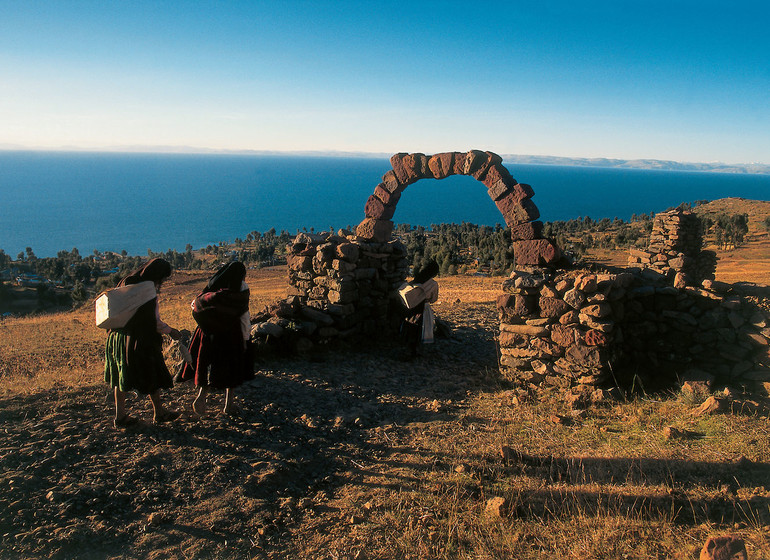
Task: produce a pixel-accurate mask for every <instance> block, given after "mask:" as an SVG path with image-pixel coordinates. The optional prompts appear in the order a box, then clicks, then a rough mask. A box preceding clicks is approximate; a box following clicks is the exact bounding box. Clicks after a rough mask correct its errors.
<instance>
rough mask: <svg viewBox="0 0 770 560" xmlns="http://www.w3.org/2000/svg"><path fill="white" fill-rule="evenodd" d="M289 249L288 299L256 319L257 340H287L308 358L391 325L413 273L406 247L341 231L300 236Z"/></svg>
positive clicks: (394, 242) (396, 242)
mask: <svg viewBox="0 0 770 560" xmlns="http://www.w3.org/2000/svg"><path fill="white" fill-rule="evenodd" d="M288 249H289V250H288V253H289V254H288V257H287V268H288V279H289V286H288V289H287V295H288V298H286V299H285V300H282V301H279V302H277V303H275V304H273V305H271V306H268V307H267V308H266V309H265V311H264V312H263V313H260V314H259V315H257V316H256V317H255V318H254V321H255V323H254V326H253V328H252V333H253V334H254V335H255V337H257V338H260V337H261V338H266V337H268V336H270V337H272V339H281V343H282V344H283V345H285V346H286V347H288V349H290V350H292V351H296V352H299V353H305V352H307V351H310V350H311V349H312V348H314V347H315V346H317V345H322V344H327V343H328V342H330V341H331V340H333V339H339V338H347V337H349V336H351V335H354V334H360V333H372V332H376V331H377V330H378V329H381V328H383V327H384V326H386V325H388V324H389V316H390V295H391V294H392V293H393V292H394V291H395V290H396V289H397V288H398V286H400V285H401V283H402V282H403V281H404V279H405V278H406V273H407V266H408V263H407V260H406V248H405V247H404V246H403V244H402V243H401V242H399V241H391V242H387V243H378V242H370V241H366V240H362V239H359V238H357V237H356V236H355V235H353V234H352V233H351V232H348V231H345V230H340V231H339V232H338V233H336V234H334V233H333V232H327V233H325V234H308V233H300V234H298V235H297V236H296V237H295V239H294V241H293V242H292V243H291V244H290V245H289V248H288Z"/></svg>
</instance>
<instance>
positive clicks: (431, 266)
mask: <svg viewBox="0 0 770 560" xmlns="http://www.w3.org/2000/svg"><path fill="white" fill-rule="evenodd" d="M438 272H439V267H438V264H437V263H436V261H430V262H429V263H428V264H426V265H425V266H424V267H423V268H422V269H420V270H417V271H416V272H415V273H414V279H413V280H412V281H411V282H409V283H408V285H409V286H419V287H421V288H425V287H424V286H423V284H424V283H425V282H427V281H428V280H431V279H432V278H433V277H434V276H436V275H437V274H438ZM423 295H424V296H425V297H424V299H423V300H422V301H420V302H419V303H418V304H417V305H415V306H414V307H411V308H410V307H409V306H408V305H406V303H405V302H403V301H402V303H404V320H403V322H402V323H401V336H403V338H404V341H405V342H406V347H407V354H406V356H405V358H406V359H413V358H415V357H416V356H417V355H418V354H419V349H420V345H421V344H422V342H423V340H422V336H423V321H424V319H425V306H426V305H427V304H430V303H433V302H434V301H436V300H437V299H438V284H435V282H433V283H431V289H428V290H427V291H425V292H424V294H423Z"/></svg>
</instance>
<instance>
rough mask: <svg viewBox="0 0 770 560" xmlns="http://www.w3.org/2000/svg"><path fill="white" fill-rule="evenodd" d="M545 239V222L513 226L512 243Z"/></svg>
mask: <svg viewBox="0 0 770 560" xmlns="http://www.w3.org/2000/svg"><path fill="white" fill-rule="evenodd" d="M542 237H543V222H541V221H537V222H524V223H523V224H517V225H515V226H511V241H527V240H530V239H540V238H542Z"/></svg>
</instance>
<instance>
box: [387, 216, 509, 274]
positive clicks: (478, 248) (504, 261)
mask: <svg viewBox="0 0 770 560" xmlns="http://www.w3.org/2000/svg"><path fill="white" fill-rule="evenodd" d="M393 234H394V236H395V237H397V238H398V239H400V240H401V241H402V242H403V243H404V245H406V249H407V259H409V263H410V264H411V265H412V267H413V268H414V269H415V270H417V269H418V268H421V267H422V266H424V265H425V264H426V263H428V262H430V261H431V260H435V261H436V262H437V263H438V265H439V268H440V270H441V274H442V275H447V274H450V275H451V274H457V273H458V272H459V273H466V272H472V271H482V272H488V273H490V274H504V273H506V272H508V271H510V269H511V267H512V266H513V254H512V253H511V252H510V244H511V241H510V239H511V230H510V229H508V228H503V227H502V226H501V225H500V224H497V225H496V226H494V227H492V226H478V225H476V224H470V223H467V222H463V223H462V224H438V225H435V224H434V225H431V226H430V228H425V227H424V226H410V225H409V224H399V225H398V226H397V227H396V228H395V230H394V232H393Z"/></svg>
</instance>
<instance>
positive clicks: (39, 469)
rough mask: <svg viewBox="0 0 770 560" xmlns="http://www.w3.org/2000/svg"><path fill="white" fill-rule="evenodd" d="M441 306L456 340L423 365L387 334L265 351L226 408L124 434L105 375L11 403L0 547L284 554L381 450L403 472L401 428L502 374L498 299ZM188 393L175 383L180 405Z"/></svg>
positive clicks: (2, 453)
mask: <svg viewBox="0 0 770 560" xmlns="http://www.w3.org/2000/svg"><path fill="white" fill-rule="evenodd" d="M444 307H445V309H444V310H443V311H442V312H441V313H442V317H444V318H445V319H446V320H448V321H449V322H450V323H451V324H452V325H453V327H454V329H453V335H452V337H451V338H450V339H440V340H438V341H437V343H436V344H435V345H433V346H432V347H427V348H426V350H425V352H424V354H423V356H421V357H419V358H418V359H417V360H415V361H411V362H404V361H402V350H401V348H400V347H399V346H397V345H396V343H394V342H391V343H385V344H376V345H375V344H371V345H370V344H363V345H362V344H360V343H359V344H357V345H356V346H348V347H345V348H339V347H337V348H334V349H333V350H328V351H325V352H319V353H316V354H314V356H313V357H312V359H311V360H298V359H285V358H284V359H270V360H266V361H265V360H263V361H261V362H260V363H259V364H258V367H259V372H258V373H257V375H256V378H255V379H254V381H253V382H251V383H249V384H248V385H247V386H244V387H243V388H241V390H239V392H238V397H239V400H238V402H239V404H240V408H241V410H240V412H239V413H238V414H237V415H235V416H233V417H228V416H224V415H221V414H217V413H216V412H217V409H216V406H217V405H220V400H221V399H220V397H219V396H217V395H213V396H212V398H211V404H212V406H211V409H212V410H211V415H210V416H208V417H206V418H204V419H200V418H197V417H196V416H194V415H192V413H187V412H185V414H184V415H183V417H182V418H181V419H179V420H178V421H176V422H174V423H172V424H169V425H161V426H155V425H152V424H149V423H145V422H143V423H141V424H140V425H139V426H137V427H134V428H129V429H127V430H116V429H115V428H114V427H113V426H112V402H111V398H110V394H109V393H108V391H107V389H106V388H105V387H102V386H84V387H73V388H68V389H65V388H57V389H53V390H50V391H46V392H40V393H35V394H31V395H28V396H24V397H9V398H6V399H3V401H2V402H0V430H2V439H1V440H0V457H2V468H0V477H1V478H2V479H1V480H0V551H3V552H2V554H0V556H2V557H4V558H5V557H17V558H26V557H38V558H43V557H48V558H72V557H77V558H153V557H157V558H169V557H178V558H199V557H216V556H218V555H220V557H222V556H221V555H222V554H224V555H225V556H228V557H260V556H263V557H264V556H271V555H273V554H282V553H286V552H287V551H288V550H290V549H291V547H292V546H293V544H292V540H291V536H292V533H293V531H294V530H295V529H296V528H297V527H299V526H300V525H301V524H302V523H303V520H305V519H306V518H309V517H312V519H313V523H314V525H315V526H316V527H318V528H319V529H320V528H321V527H323V526H324V524H325V523H326V521H325V520H328V523H329V524H331V525H336V524H338V522H339V521H340V519H339V515H340V513H339V512H338V511H336V509H335V507H334V505H333V497H334V496H335V494H336V493H337V492H339V490H340V488H342V487H344V486H345V485H347V484H350V483H351V481H354V480H356V479H360V477H361V476H362V474H361V473H362V472H363V471H365V470H366V468H368V467H367V466H368V465H371V464H372V462H373V461H374V460H376V461H377V462H379V463H381V464H382V465H386V467H387V468H390V469H392V470H394V471H395V470H398V467H397V466H396V464H397V460H396V459H394V458H393V457H394V456H396V455H398V453H397V451H395V450H394V448H392V447H391V446H390V445H389V443H390V442H392V441H393V438H398V437H399V433H400V432H401V431H402V430H405V429H407V430H408V429H411V428H410V427H412V428H413V427H414V426H420V425H422V424H423V423H431V422H440V421H442V420H443V419H446V418H448V417H450V416H451V415H452V414H453V413H454V411H456V410H458V409H459V408H462V407H463V406H465V400H466V398H467V397H468V395H469V394H471V393H474V392H476V391H479V390H483V389H484V388H485V387H492V386H493V384H494V381H493V377H492V376H491V375H487V374H486V373H487V372H492V371H493V370H495V369H496V366H497V361H496V352H495V345H494V340H493V331H494V328H493V326H494V323H495V322H496V319H497V318H496V315H495V313H494V310H493V308H492V306H491V305H481V304H470V305H467V304H466V305H462V304H455V305H451V306H449V305H446V306H444ZM192 397H193V389H192V388H191V387H189V386H182V387H180V388H175V389H174V390H172V391H170V392H169V393H168V395H167V398H168V399H169V406H170V407H171V408H176V409H179V410H183V411H189V410H190V403H191V401H192ZM128 406H129V407H130V409H131V410H132V411H133V412H134V413H135V414H137V415H140V416H142V417H143V418H144V419H147V420H148V419H149V418H150V417H151V415H150V409H149V404H148V403H147V402H144V401H142V400H137V399H136V398H133V399H130V400H129V404H128ZM220 406H221V405H220ZM387 465H390V466H387ZM361 507H362V509H361V511H360V512H359V513H364V512H365V511H366V510H365V509H363V506H361ZM342 526H344V523H343V525H342Z"/></svg>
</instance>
